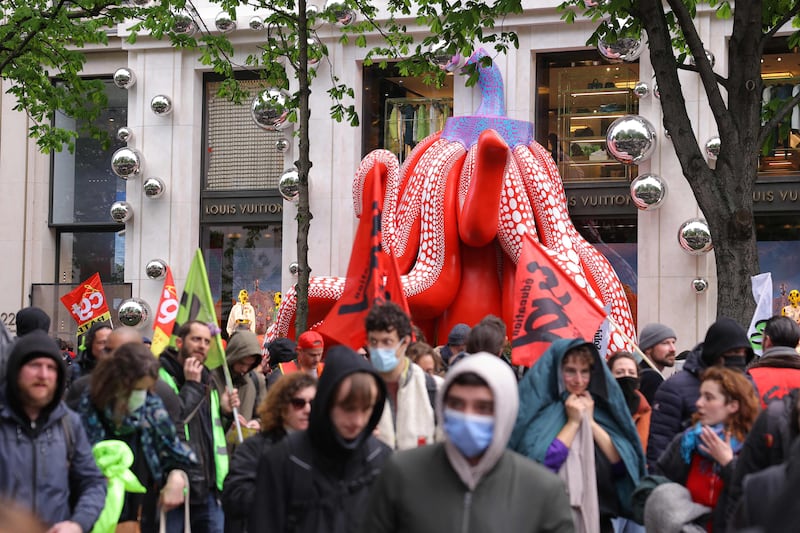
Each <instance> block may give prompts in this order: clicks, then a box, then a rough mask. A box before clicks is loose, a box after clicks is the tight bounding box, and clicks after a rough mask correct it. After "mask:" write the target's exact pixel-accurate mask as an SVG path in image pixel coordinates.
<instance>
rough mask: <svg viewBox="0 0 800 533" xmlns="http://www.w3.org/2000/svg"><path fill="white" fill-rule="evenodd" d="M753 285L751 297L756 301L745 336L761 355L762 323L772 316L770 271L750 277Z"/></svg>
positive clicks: (757, 353)
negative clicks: (754, 310)
mask: <svg viewBox="0 0 800 533" xmlns="http://www.w3.org/2000/svg"><path fill="white" fill-rule="evenodd" d="M750 280H751V283H752V285H753V298H754V299H755V301H756V312H755V313H753V319H752V320H751V321H750V327H749V328H748V329H747V338H749V339H750V346H752V347H753V351H754V352H755V353H756V355H758V356H759V357H761V353H762V342H763V340H764V325H765V324H766V323H767V320H769V319H770V317H771V316H772V273H771V272H764V273H763V274H757V275H755V276H753V277H751V278H750Z"/></svg>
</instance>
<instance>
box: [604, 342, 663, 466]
mask: <svg viewBox="0 0 800 533" xmlns="http://www.w3.org/2000/svg"><path fill="white" fill-rule="evenodd" d="M608 368H609V370H611V375H612V376H614V379H615V380H616V381H617V385H619V388H620V389H621V390H622V394H623V396H625V403H626V404H627V406H628V411H630V413H631V416H632V417H633V423H634V424H636V431H637V433H639V441H640V442H641V444H642V453H644V451H645V450H647V439H648V437H649V436H650V412H651V411H652V409H650V404H649V403H647V398H645V397H644V395H643V394H642V392H641V391H640V390H639V385H640V381H639V367H638V366H637V364H636V358H635V357H634V356H633V354H631V353H629V352H616V353H615V354H614V355H612V356H611V357H609V358H608Z"/></svg>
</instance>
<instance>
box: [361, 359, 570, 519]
mask: <svg viewBox="0 0 800 533" xmlns="http://www.w3.org/2000/svg"><path fill="white" fill-rule="evenodd" d="M518 406H519V398H518V394H517V381H516V379H515V378H514V373H513V372H512V370H511V368H509V366H508V365H507V364H506V363H505V362H503V361H501V360H500V359H498V358H497V356H495V355H491V354H488V353H486V352H481V353H478V354H475V355H471V356H470V357H467V358H464V359H463V360H462V361H461V362H460V363H459V364H458V365H455V366H453V367H451V368H450V370H449V371H448V372H447V375H446V376H445V382H444V385H443V386H442V387H440V388H439V392H438V395H437V399H436V411H437V415H438V419H439V420H442V421H443V424H442V428H443V430H444V436H445V440H444V442H440V443H438V444H434V445H430V446H423V447H421V448H416V449H411V450H406V451H400V452H397V453H395V454H394V455H393V456H392V457H391V458H390V459H389V460H388V461H387V463H386V464H385V465H384V468H383V470H382V471H381V474H380V475H379V476H378V479H377V480H376V481H375V484H374V485H373V487H372V490H371V494H370V499H369V503H368V505H367V511H366V516H365V518H364V522H363V524H362V529H361V531H362V532H363V533H367V532H369V533H384V532H397V533H401V532H408V533H412V532H413V533H428V532H430V533H434V532H435V533H440V532H442V531H452V532H461V533H469V532H476V533H477V532H481V533H493V532H497V533H500V532H508V531H514V532H518V533H527V532H531V533H534V532H558V533H567V532H573V531H574V525H573V521H572V514H571V511H570V506H569V499H568V497H567V492H566V488H565V487H564V484H563V482H562V481H561V480H560V479H559V478H558V476H556V475H555V474H553V473H552V472H550V471H549V470H547V469H546V468H544V467H542V466H541V465H538V464H536V463H534V462H533V461H531V460H529V459H527V458H526V457H523V456H522V455H519V454H517V453H516V452H513V451H511V450H509V449H507V448H506V445H507V443H508V439H509V437H510V435H511V430H512V429H513V427H514V422H515V421H516V417H517V408H518Z"/></svg>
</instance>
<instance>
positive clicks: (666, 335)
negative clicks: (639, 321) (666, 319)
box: [639, 324, 678, 351]
mask: <svg viewBox="0 0 800 533" xmlns="http://www.w3.org/2000/svg"><path fill="white" fill-rule="evenodd" d="M677 338H678V336H677V335H675V332H674V331H673V330H672V328H671V327H669V326H665V325H664V324H647V325H646V326H645V327H644V328H642V331H641V333H639V349H640V350H642V351H645V350H647V349H648V348H652V347H653V346H655V345H656V344H658V343H659V342H661V341H663V340H665V339H677Z"/></svg>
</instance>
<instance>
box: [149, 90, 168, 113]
mask: <svg viewBox="0 0 800 533" xmlns="http://www.w3.org/2000/svg"><path fill="white" fill-rule="evenodd" d="M150 109H151V110H152V111H153V113H155V114H156V115H158V116H164V115H169V114H170V113H172V100H170V98H169V96H166V95H163V94H157V95H155V96H154V97H153V99H152V100H150Z"/></svg>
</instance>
